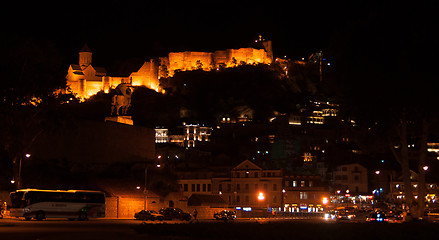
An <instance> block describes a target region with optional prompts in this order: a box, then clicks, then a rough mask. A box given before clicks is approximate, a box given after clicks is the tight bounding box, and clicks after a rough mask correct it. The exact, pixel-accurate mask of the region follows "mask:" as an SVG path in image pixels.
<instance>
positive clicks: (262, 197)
mask: <svg viewBox="0 0 439 240" xmlns="http://www.w3.org/2000/svg"><path fill="white" fill-rule="evenodd" d="M264 199H265V196H264V193H263V192H259V194H258V200H259V201H263V200H264Z"/></svg>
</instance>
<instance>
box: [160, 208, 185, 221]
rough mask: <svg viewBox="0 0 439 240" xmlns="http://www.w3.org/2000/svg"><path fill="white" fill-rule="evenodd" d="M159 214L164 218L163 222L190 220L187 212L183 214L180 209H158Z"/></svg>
mask: <svg viewBox="0 0 439 240" xmlns="http://www.w3.org/2000/svg"><path fill="white" fill-rule="evenodd" d="M159 213H160V214H162V215H163V216H164V218H165V220H172V219H178V220H185V221H190V220H191V215H190V214H189V213H187V212H183V210H181V209H180V208H162V209H160V211H159Z"/></svg>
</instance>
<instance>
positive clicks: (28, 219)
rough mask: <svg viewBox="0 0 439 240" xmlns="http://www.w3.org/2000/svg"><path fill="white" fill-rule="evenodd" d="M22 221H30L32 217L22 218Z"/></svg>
mask: <svg viewBox="0 0 439 240" xmlns="http://www.w3.org/2000/svg"><path fill="white" fill-rule="evenodd" d="M24 219H25V220H26V221H30V220H31V219H32V217H24Z"/></svg>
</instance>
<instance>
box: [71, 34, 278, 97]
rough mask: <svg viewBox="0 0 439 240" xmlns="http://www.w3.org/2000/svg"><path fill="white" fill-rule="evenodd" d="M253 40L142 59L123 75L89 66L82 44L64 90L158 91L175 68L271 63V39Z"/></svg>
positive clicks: (89, 57) (88, 55)
mask: <svg viewBox="0 0 439 240" xmlns="http://www.w3.org/2000/svg"><path fill="white" fill-rule="evenodd" d="M255 43H256V44H255V46H256V47H254V48H239V49H227V50H218V51H215V52H192V51H185V52H170V53H169V54H168V56H166V57H160V58H159V59H158V60H153V59H151V60H149V61H145V62H144V63H143V65H142V66H141V67H140V69H139V70H138V71H137V72H132V73H131V74H130V75H129V76H127V77H114V76H107V71H106V70H105V68H102V67H96V66H92V52H91V50H90V49H89V48H88V47H87V45H84V47H83V48H82V49H81V50H80V51H79V64H71V65H70V66H69V69H68V73H67V76H66V80H67V86H68V89H67V92H70V93H73V94H75V95H76V96H77V97H78V98H80V99H82V100H84V99H87V98H89V97H90V96H92V95H94V94H96V93H97V92H99V91H104V92H106V93H108V92H109V91H110V89H113V88H115V87H116V86H117V85H118V84H120V83H131V84H132V85H133V86H146V87H148V88H150V89H153V90H155V91H157V92H162V91H163V90H162V89H161V88H160V82H159V79H160V78H167V77H172V76H174V74H175V72H178V71H191V70H198V69H202V70H204V71H211V70H218V69H220V68H228V67H236V66H238V65H242V64H271V63H272V62H273V50H272V45H271V41H269V40H264V39H262V37H261V36H259V40H256V41H255Z"/></svg>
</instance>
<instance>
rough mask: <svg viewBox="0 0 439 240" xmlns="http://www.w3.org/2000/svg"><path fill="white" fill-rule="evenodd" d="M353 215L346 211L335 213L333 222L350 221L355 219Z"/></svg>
mask: <svg viewBox="0 0 439 240" xmlns="http://www.w3.org/2000/svg"><path fill="white" fill-rule="evenodd" d="M355 217H356V216H355V214H354V213H353V212H350V211H347V210H341V211H336V213H335V220H337V221H351V220H354V219H355Z"/></svg>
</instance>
